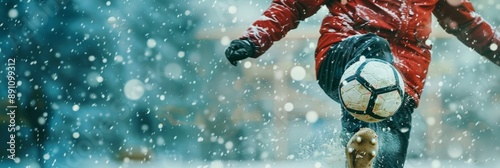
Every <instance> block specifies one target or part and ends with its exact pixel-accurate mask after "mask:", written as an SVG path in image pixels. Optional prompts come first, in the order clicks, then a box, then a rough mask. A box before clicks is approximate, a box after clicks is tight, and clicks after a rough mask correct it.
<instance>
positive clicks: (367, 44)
mask: <svg viewBox="0 0 500 168" xmlns="http://www.w3.org/2000/svg"><path fill="white" fill-rule="evenodd" d="M360 40H363V41H362V42H361V44H360V45H358V48H357V53H356V54H357V55H358V56H364V57H365V58H377V59H381V60H384V61H387V62H389V63H393V61H394V58H393V55H392V52H391V48H390V44H389V42H388V41H387V40H386V39H384V38H382V37H380V36H378V35H376V34H373V33H369V34H366V35H363V37H362V38H360Z"/></svg>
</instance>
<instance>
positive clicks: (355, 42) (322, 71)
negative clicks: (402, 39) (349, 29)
mask: <svg viewBox="0 0 500 168" xmlns="http://www.w3.org/2000/svg"><path fill="white" fill-rule="evenodd" d="M361 56H364V57H365V58H378V59H381V60H384V61H387V62H389V63H392V62H393V56H392V53H391V49H390V47H389V42H387V40H385V39H384V38H382V37H379V36H377V35H375V34H373V33H369V34H364V35H357V36H351V37H349V38H346V39H345V40H344V41H341V42H339V43H337V44H334V45H333V46H332V47H331V48H330V50H329V51H328V53H327V56H326V57H325V60H323V62H322V63H321V65H320V67H319V71H318V82H319V85H320V86H321V88H322V89H323V90H324V91H325V93H326V94H327V95H328V96H330V98H332V99H333V100H335V101H336V102H340V98H339V93H338V87H339V83H340V78H341V77H342V74H344V71H345V69H347V67H349V65H352V64H353V63H355V62H356V61H358V60H359V59H360V58H361Z"/></svg>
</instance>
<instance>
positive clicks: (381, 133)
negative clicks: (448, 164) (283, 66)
mask: <svg viewBox="0 0 500 168" xmlns="http://www.w3.org/2000/svg"><path fill="white" fill-rule="evenodd" d="M362 56H364V57H365V58H379V59H382V60H385V61H387V62H390V63H392V62H393V56H392V53H391V50H390V47H389V43H388V42H387V41H386V40H385V39H383V38H381V37H379V36H377V35H375V34H365V35H358V36H352V37H349V38H347V39H345V40H344V41H342V42H339V43H337V44H335V45H333V46H332V47H331V49H330V51H329V53H328V55H327V56H326V58H325V60H324V61H323V63H322V64H321V66H320V69H319V71H318V73H319V74H318V82H319V85H320V86H321V88H322V89H323V90H324V91H325V93H326V94H327V95H328V96H330V97H331V98H332V99H333V100H335V101H337V102H340V99H339V92H338V86H339V83H340V78H341V76H342V74H343V73H344V71H345V69H346V68H347V67H348V66H349V65H351V64H353V63H354V62H356V61H358V60H359V59H360V58H361V57H362ZM408 100H409V99H408ZM409 102H411V101H406V103H404V105H402V107H401V108H400V109H399V110H398V112H397V113H396V114H395V115H394V116H392V117H391V118H389V119H387V120H385V121H382V122H378V123H366V122H363V121H360V120H358V119H356V118H354V117H352V116H351V115H350V114H349V113H348V112H347V111H346V110H345V109H342V113H343V114H342V127H343V133H342V134H341V140H342V144H343V145H344V146H347V143H348V141H349V140H350V139H351V138H352V137H353V135H354V134H355V133H357V132H358V131H360V129H361V128H370V129H372V130H373V131H374V132H375V133H376V134H377V136H378V140H377V142H378V146H379V149H378V152H377V154H376V157H375V163H374V167H403V164H404V161H405V158H406V151H407V147H408V140H409V134H410V128H411V113H412V112H413V105H412V103H409ZM362 135H363V134H362ZM354 138H355V137H354Z"/></svg>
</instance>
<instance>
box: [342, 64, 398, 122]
mask: <svg viewBox="0 0 500 168" xmlns="http://www.w3.org/2000/svg"><path fill="white" fill-rule="evenodd" d="M340 81H341V82H340V85H339V86H340V89H339V92H340V102H341V104H342V106H343V107H344V108H345V109H346V110H347V111H348V112H349V113H350V114H351V115H352V116H354V117H355V118H357V119H359V120H361V121H365V122H379V121H382V120H384V119H386V118H388V117H391V116H392V115H394V113H396V111H397V110H398V109H399V107H400V106H401V104H402V102H403V96H404V82H403V78H402V77H401V75H400V74H399V72H398V71H397V70H396V69H395V68H394V67H393V66H392V65H391V64H389V63H388V62H385V61H382V60H379V59H361V60H360V61H358V62H356V63H354V64H352V65H351V66H349V67H348V68H347V69H346V70H345V72H344V74H343V75H342V77H341V80H340Z"/></svg>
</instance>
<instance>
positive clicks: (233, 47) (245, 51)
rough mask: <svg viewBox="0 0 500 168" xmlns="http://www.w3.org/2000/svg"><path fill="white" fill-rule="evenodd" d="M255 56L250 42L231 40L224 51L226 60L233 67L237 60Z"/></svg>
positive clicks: (253, 46)
mask: <svg viewBox="0 0 500 168" xmlns="http://www.w3.org/2000/svg"><path fill="white" fill-rule="evenodd" d="M254 54H255V44H253V42H252V41H250V40H233V41H232V42H231V44H229V47H227V49H226V58H227V60H229V62H230V63H231V64H233V65H234V66H236V65H238V61H239V60H243V59H246V58H248V57H252V56H254Z"/></svg>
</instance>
